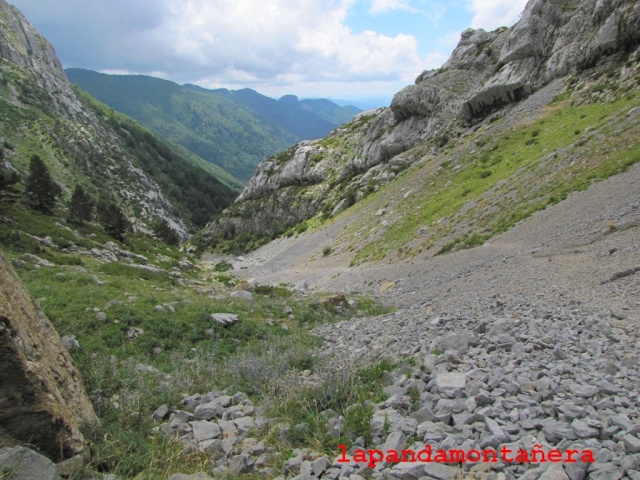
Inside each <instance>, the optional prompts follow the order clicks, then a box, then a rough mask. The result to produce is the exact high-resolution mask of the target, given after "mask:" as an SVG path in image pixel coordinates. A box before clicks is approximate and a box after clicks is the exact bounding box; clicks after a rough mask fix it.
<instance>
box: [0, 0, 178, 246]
mask: <svg viewBox="0 0 640 480" xmlns="http://www.w3.org/2000/svg"><path fill="white" fill-rule="evenodd" d="M0 78H2V81H3V83H4V85H5V88H3V89H2V92H1V95H0V102H2V104H3V105H6V107H4V106H3V107H2V108H3V112H4V111H5V108H6V113H7V115H8V117H7V118H11V119H12V121H13V122H14V123H11V122H5V126H3V125H0V140H2V141H3V142H7V143H12V142H14V141H15V140H16V139H15V138H12V137H15V136H18V137H21V136H28V135H35V138H34V140H33V141H34V142H37V143H38V142H39V143H41V144H42V152H43V153H42V154H41V156H42V158H43V160H44V161H45V163H46V164H47V166H48V167H49V168H50V169H51V170H52V174H53V176H54V178H55V179H56V181H58V183H59V184H60V185H61V186H62V187H63V190H64V192H65V193H66V194H68V195H70V194H71V190H72V189H73V183H74V182H73V181H72V180H75V179H70V178H69V177H71V176H72V174H71V172H72V171H73V170H72V169H78V170H80V171H81V172H82V177H83V178H86V179H88V180H89V181H91V182H92V183H93V184H94V186H95V189H96V190H98V191H102V192H103V194H104V196H107V197H113V199H114V200H116V201H117V203H119V204H120V205H121V207H122V208H123V210H124V211H125V212H126V213H127V215H128V216H129V220H130V221H131V222H132V223H133V225H134V227H136V228H138V229H140V230H143V231H148V232H150V231H151V230H152V226H153V225H154V224H155V222H156V221H157V220H158V219H166V220H167V221H168V222H169V224H170V226H171V228H172V229H173V230H175V231H176V232H177V233H179V234H180V236H181V237H182V238H184V237H186V236H188V234H187V226H186V225H185V222H184V221H183V219H182V218H181V214H180V213H179V211H178V209H177V208H176V206H175V205H173V204H172V202H171V201H170V200H169V198H168V195H167V192H166V191H164V190H163V189H162V188H161V187H160V185H159V184H158V182H156V181H155V180H154V178H153V177H152V175H151V174H149V172H148V171H145V170H144V169H143V168H141V162H140V161H139V159H136V158H134V155H131V153H130V151H128V150H127V148H126V147H127V145H125V144H124V142H123V138H126V142H128V143H131V142H134V141H135V140H134V139H133V138H132V137H131V134H130V133H129V132H126V131H125V132H124V137H123V131H122V129H121V128H120V127H117V128H119V130H118V131H116V130H115V129H114V126H113V124H112V123H109V119H107V118H106V117H104V116H103V114H102V113H99V112H96V111H94V110H92V109H90V108H87V105H86V104H85V103H84V102H83V100H82V98H81V96H80V95H79V94H78V93H76V91H75V90H74V89H73V88H72V86H71V84H70V83H69V80H68V79H67V76H66V74H65V72H64V70H63V68H62V65H61V63H60V61H59V60H58V57H57V56H56V53H55V51H54V49H53V47H52V46H51V44H50V43H49V42H48V41H47V40H46V39H45V38H44V37H43V36H42V35H40V34H39V33H38V32H37V31H36V30H35V29H34V28H33V26H32V25H31V24H30V23H29V21H28V20H27V19H26V18H25V17H24V16H23V15H22V13H20V11H19V10H18V9H17V8H16V7H14V6H12V5H9V4H8V3H7V2H6V1H5V0H0ZM34 111H35V112H37V113H35V114H34ZM41 115H44V116H45V117H47V118H48V119H49V121H48V122H42V121H41V120H39V121H38V122H34V121H33V120H30V119H31V118H32V117H33V118H39V117H40V116H41ZM43 118H44V117H43ZM8 125H11V127H10V129H9V127H8ZM5 129H6V130H5ZM18 132H22V133H18ZM127 135H128V136H127ZM9 140H11V142H10V141H9ZM49 144H50V145H55V148H53V147H51V148H50V147H49V146H48V145H49ZM4 154H5V155H4V156H5V159H4V160H5V165H4V167H5V168H9V169H12V170H18V171H20V170H21V169H22V170H23V172H22V173H24V165H22V163H23V162H24V160H23V159H20V158H18V155H16V154H15V153H14V152H13V150H12V149H7V150H6V152H4ZM63 167H64V168H63Z"/></svg>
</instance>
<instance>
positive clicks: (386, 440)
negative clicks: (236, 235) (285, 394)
mask: <svg viewBox="0 0 640 480" xmlns="http://www.w3.org/2000/svg"><path fill="white" fill-rule="evenodd" d="M344 221H349V219H346V220H344ZM639 224H640V166H638V165H636V166H635V167H633V168H632V169H630V170H629V171H628V172H627V173H625V174H623V175H618V176H615V177H612V178H610V179H609V180H606V181H604V182H601V183H598V184H595V185H593V186H592V187H591V188H589V189H588V190H586V191H584V192H581V193H577V194H573V195H571V196H570V197H569V198H568V199H567V200H566V201H565V202H562V203H560V204H558V205H556V206H554V207H552V208H548V209H547V210H545V211H543V212H539V213H538V214H536V215H534V216H533V217H532V218H530V219H528V220H526V221H525V222H522V223H520V224H519V225H518V226H516V227H515V228H514V229H512V230H511V231H509V232H507V233H505V234H503V235H501V236H498V237H496V238H494V239H492V240H491V242H490V243H489V244H487V245H484V246H482V247H477V248H474V249H471V250H467V251H464V252H457V253H453V254H449V255H442V256H438V257H433V258H427V259H424V260H420V259H416V260H414V261H413V262H409V263H404V264H388V265H382V264H376V265H369V266H362V267H355V268H346V267H345V268H343V269H342V270H340V269H339V268H337V266H336V264H335V261H334V262H333V263H332V260H331V259H323V258H321V259H317V257H314V258H316V259H315V260H314V259H313V258H311V257H309V256H308V253H307V254H305V251H306V252H309V251H311V250H312V249H313V248H312V247H314V248H315V247H317V246H319V245H323V244H326V242H327V238H328V237H327V236H328V235H331V232H332V231H339V228H340V227H339V225H337V226H336V225H335V224H334V225H333V226H331V227H329V229H326V230H325V231H319V232H315V233H312V234H310V235H308V236H305V237H300V238H299V239H295V240H291V239H286V240H285V241H281V242H278V241H277V242H274V243H272V244H270V245H268V246H266V247H265V248H263V249H262V250H259V251H257V252H255V253H253V254H252V255H249V256H247V257H246V258H243V259H240V260H236V261H235V262H234V263H235V264H236V267H237V268H238V269H242V270H241V271H240V273H242V274H243V275H246V276H247V277H254V278H256V280H257V281H258V282H260V283H269V282H271V283H279V282H283V281H285V282H289V283H291V284H296V283H297V284H301V283H303V282H306V283H308V284H309V286H310V288H311V289H313V288H317V289H319V290H323V291H342V292H354V291H357V292H376V293H379V291H380V290H381V289H380V286H382V285H384V286H385V288H382V290H384V294H381V296H383V297H384V299H385V300H386V301H387V302H388V303H391V304H393V305H395V306H396V307H397V310H396V311H395V312H394V313H392V314H389V315H384V316H380V317H370V318H351V319H346V318H345V320H343V321H341V322H339V323H337V324H331V325H329V324H326V325H322V326H319V327H316V329H315V330H314V333H315V334H316V335H318V336H320V337H321V338H322V339H324V341H325V343H324V346H323V347H321V349H320V350H319V351H318V352H317V356H318V357H319V358H320V360H321V361H320V362H319V363H320V364H322V365H324V368H325V370H326V371H330V372H334V374H335V372H340V371H341V370H347V369H348V367H351V366H353V365H358V364H365V363H366V362H367V361H373V360H375V359H379V358H381V357H389V358H393V359H405V360H406V359H410V361H409V362H406V363H404V364H403V366H402V367H400V368H399V369H397V370H395V371H393V372H390V373H388V374H386V379H385V380H386V387H385V390H384V392H385V397H386V400H385V401H383V402H381V403H379V404H376V405H375V413H374V416H373V420H372V422H371V432H372V436H373V439H372V442H371V444H369V445H366V446H365V445H364V443H363V442H356V445H354V447H353V448H351V450H350V451H346V452H344V453H342V452H341V451H340V450H339V448H338V445H336V452H335V456H332V457H327V456H322V455H320V454H316V453H314V452H309V451H294V453H293V455H292V456H291V458H289V459H288V460H287V461H286V462H285V466H284V468H283V471H282V472H274V471H272V470H270V469H269V468H267V467H266V466H265V465H266V459H267V456H268V455H269V449H268V448H266V447H265V446H264V443H262V442H261V441H260V439H257V438H253V437H252V436H251V432H252V429H253V428H254V427H256V426H260V425H261V424H263V423H264V422H267V421H269V420H268V419H266V418H265V417H264V416H263V415H262V413H263V412H262V410H261V409H260V407H254V406H253V404H251V402H250V401H249V400H248V399H247V398H246V397H245V396H244V395H243V394H242V393H238V394H236V395H232V396H230V395H229V396H228V395H223V394H222V393H221V392H211V393H210V394H208V395H204V396H196V397H191V398H189V399H187V400H185V411H186V410H189V412H173V413H171V412H169V411H165V410H162V411H160V412H159V413H158V415H159V417H158V418H167V419H169V418H171V419H172V420H171V421H172V422H173V423H174V425H173V428H183V431H182V433H184V434H185V435H186V437H185V441H186V442H187V443H189V444H190V448H194V449H202V448H205V449H212V451H214V452H215V454H214V458H216V459H217V467H216V468H217V470H214V473H217V474H223V473H226V472H229V471H234V472H243V473H249V472H251V473H259V474H262V475H264V476H267V477H270V478H273V477H276V476H278V475H279V476H280V478H296V479H312V478H323V479H338V478H346V479H360V478H378V479H385V478H402V479H414V478H422V479H439V480H442V479H466V478H479V479H487V480H512V479H525V480H536V479H544V480H550V479H553V480H556V479H557V480H565V479H570V480H582V479H599V480H613V479H623V478H624V479H632V480H637V479H640V367H639V365H638V358H639V351H640V345H639V343H638V327H639V321H640V268H639V267H640V234H639V230H638V228H639ZM314 236H315V238H314ZM314 242H315V243H314ZM305 262H307V263H306V264H305ZM323 262H324V263H323ZM274 266H277V267H278V268H277V269H276V268H274ZM308 272H312V273H308ZM365 280H366V281H365ZM347 296H348V295H347ZM319 374H321V373H319ZM319 374H316V375H319ZM187 407H189V408H187ZM327 414H328V415H329V416H331V412H327ZM176 422H179V423H180V425H183V426H182V427H180V426H176V425H175V423H176ZM212 422H213V423H212ZM168 425H169V424H165V426H160V427H158V428H159V429H162V428H165V429H167V428H169V427H168ZM173 428H172V430H173ZM328 428H330V429H334V430H337V431H340V429H341V428H342V419H341V418H340V417H337V416H336V417H335V418H330V420H329V422H328ZM225 431H228V432H232V434H225ZM427 447H428V448H429V449H430V452H431V454H432V457H431V459H432V461H430V462H429V461H413V462H412V461H410V460H411V457H410V454H409V452H407V451H408V450H411V451H413V452H414V453H415V454H416V455H418V454H419V453H420V451H423V457H417V458H418V459H419V458H423V459H425V458H426V457H425V456H424V455H426V453H425V449H426V448H427ZM403 450H404V458H399V459H394V458H388V457H387V455H388V454H390V452H398V453H401V452H402V451H403ZM376 451H379V452H381V453H377V452H376ZM487 451H494V452H496V453H497V458H496V460H497V461H495V462H494V461H492V460H493V457H491V456H489V457H488V458H487V460H490V461H484V458H483V457H482V456H483V455H486V454H487V453H486V452H487ZM438 452H440V453H439V454H440V455H444V456H445V457H442V456H441V457H440V459H439V460H438V461H436V460H435V459H436V455H437V454H438ZM534 454H535V455H536V457H533V455H534ZM380 455H383V456H384V458H383V459H380V458H379V456H380ZM451 455H453V456H454V457H451ZM455 455H458V456H460V455H464V459H465V461H464V462H460V461H455V460H460V458H455ZM476 455H479V457H477V456H476ZM518 455H519V456H518ZM516 456H518V457H517V458H518V461H515V460H516ZM536 458H537V461H535V460H536ZM541 459H544V460H546V461H541ZM341 460H342V461H341ZM388 460H390V461H388ZM399 460H409V461H399ZM452 460H453V461H452ZM474 460H475V461H474ZM175 478H176V479H178V478H182V477H179V476H175ZM184 478H190V477H186V476H185V477H184Z"/></svg>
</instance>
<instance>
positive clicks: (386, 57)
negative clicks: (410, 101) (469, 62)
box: [13, 0, 431, 95]
mask: <svg viewBox="0 0 640 480" xmlns="http://www.w3.org/2000/svg"><path fill="white" fill-rule="evenodd" d="M13 1H14V3H15V4H16V5H17V6H18V8H21V9H23V12H24V13H25V14H26V15H27V17H28V18H29V19H30V20H32V21H33V22H34V24H35V25H36V26H37V27H38V28H40V26H42V27H44V28H42V30H43V33H45V36H47V37H48V38H49V40H50V41H52V43H53V44H54V46H55V47H56V50H57V52H58V53H59V54H60V56H61V57H62V61H63V64H64V65H65V66H67V67H83V68H90V69H94V70H100V71H124V72H131V73H143V74H151V73H152V72H153V73H155V74H158V73H160V76H162V77H164V78H168V79H171V80H174V81H176V82H181V83H182V82H190V83H199V84H202V85H209V86H214V85H216V86H227V87H229V88H239V87H244V86H248V87H252V88H258V87H260V86H270V85H273V86H274V88H277V87H278V86H280V85H289V86H290V85H294V84H295V85H307V86H309V85H313V84H314V83H315V84H318V85H320V84H322V85H323V86H324V87H327V86H329V85H331V84H332V82H333V83H334V84H335V85H336V87H344V86H345V85H349V84H350V83H352V84H353V85H356V84H357V85H359V88H362V87H363V85H365V84H367V83H368V84H369V85H371V88H377V87H375V86H376V85H377V86H382V85H386V86H387V88H391V89H392V90H391V91H394V90H397V89H399V88H402V86H404V85H406V84H407V83H411V82H413V80H414V79H415V77H416V76H417V75H418V74H419V73H420V72H421V71H422V70H423V69H424V68H426V67H427V66H428V65H426V63H427V62H429V63H431V61H430V59H425V58H421V57H420V55H419V53H418V51H419V50H418V42H417V40H416V38H415V37H414V36H412V35H407V34H398V35H393V36H390V35H384V34H381V33H377V32H374V31H370V30H368V31H363V32H358V33H355V32H353V31H351V30H350V29H349V28H348V27H347V26H346V19H347V15H348V13H349V8H350V7H352V6H353V5H354V4H355V3H356V2H357V1H363V0H269V1H265V0H234V1H229V0H137V1H136V2H133V5H134V6H130V5H131V2H130V0H92V2H91V3H90V4H89V3H88V2H87V0H56V1H57V2H59V7H57V8H56V9H54V10H55V11H54V12H53V13H49V9H46V8H43V4H42V0H13ZM367 1H372V4H371V7H372V9H374V8H375V9H378V10H379V11H384V10H387V11H388V10H389V9H406V8H411V6H410V5H409V3H408V1H405V0H367ZM57 5H58V4H57ZM300 93H302V94H304V93H303V92H300ZM331 93H332V92H331V90H328V91H326V92H325V94H326V95H329V94H331ZM339 93H340V92H336V94H339ZM375 93H379V92H375Z"/></svg>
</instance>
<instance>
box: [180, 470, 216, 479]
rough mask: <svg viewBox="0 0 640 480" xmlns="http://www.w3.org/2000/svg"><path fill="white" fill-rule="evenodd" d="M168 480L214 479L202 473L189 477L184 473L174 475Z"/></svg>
mask: <svg viewBox="0 0 640 480" xmlns="http://www.w3.org/2000/svg"><path fill="white" fill-rule="evenodd" d="M169 480H214V479H213V478H212V477H210V476H209V475H207V474H206V473H204V472H198V473H194V474H191V475H187V474H184V473H174V474H173V475H171V476H170V477H169Z"/></svg>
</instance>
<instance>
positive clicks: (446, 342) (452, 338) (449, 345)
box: [438, 333, 478, 353]
mask: <svg viewBox="0 0 640 480" xmlns="http://www.w3.org/2000/svg"><path fill="white" fill-rule="evenodd" d="M438 343H439V346H440V350H442V351H447V350H455V351H457V352H459V353H467V352H468V351H469V346H470V345H477V344H478V340H477V338H476V337H475V335H472V334H470V333H460V334H455V335H448V336H446V337H442V338H441V339H440V340H439V342H438Z"/></svg>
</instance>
